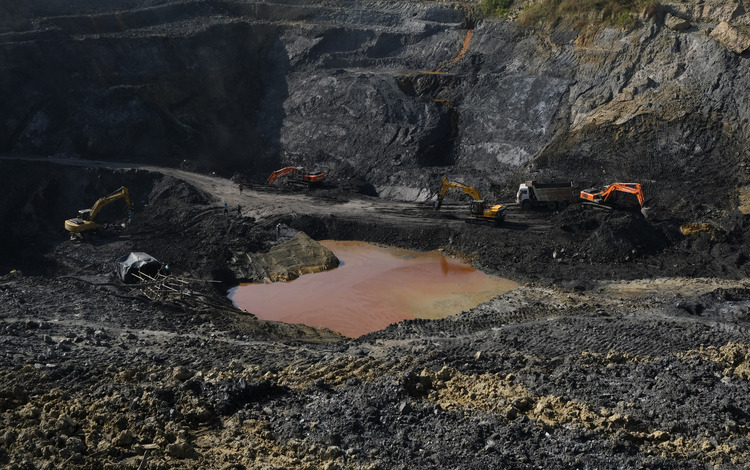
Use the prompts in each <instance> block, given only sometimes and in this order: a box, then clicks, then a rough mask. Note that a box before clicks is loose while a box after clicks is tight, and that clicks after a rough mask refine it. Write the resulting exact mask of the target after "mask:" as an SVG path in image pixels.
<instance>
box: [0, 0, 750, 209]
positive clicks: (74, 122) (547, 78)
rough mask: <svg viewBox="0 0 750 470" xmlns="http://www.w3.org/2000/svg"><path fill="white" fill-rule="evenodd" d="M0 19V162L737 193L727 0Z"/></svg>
mask: <svg viewBox="0 0 750 470" xmlns="http://www.w3.org/2000/svg"><path fill="white" fill-rule="evenodd" d="M3 8H5V10H6V11H4V12H3V13H6V14H7V15H6V16H5V19H4V20H3V22H2V23H0V30H2V31H5V32H4V33H3V34H0V68H2V69H3V70H4V72H5V73H2V74H0V86H2V89H4V90H13V92H12V93H10V94H8V95H7V96H6V99H5V100H3V101H0V109H1V110H2V114H1V116H2V117H1V118H0V151H2V152H6V153H33V154H42V155H45V154H74V155H80V156H83V157H86V158H104V159H127V160H143V161H153V162H157V163H161V164H177V163H178V162H181V161H182V160H185V159H188V160H195V161H197V162H200V163H201V164H202V165H203V166H205V167H206V168H210V169H214V170H217V171H222V172H225V173H227V174H230V173H234V172H240V173H243V174H246V175H248V176H249V177H251V178H254V179H256V180H257V181H263V179H265V177H266V176H267V174H268V172H269V171H271V170H274V169H277V168H279V167H281V166H285V165H288V164H293V165H299V166H305V167H308V168H309V169H311V170H322V171H326V172H327V173H328V174H329V176H330V180H331V181H336V180H338V181H344V180H347V179H350V178H364V179H366V180H367V181H368V182H369V183H370V184H372V185H373V186H374V187H375V188H376V189H377V190H378V192H379V194H380V195H381V196H382V197H389V198H396V199H410V200H425V199H428V198H429V197H432V196H433V195H434V192H435V191H436V190H437V189H438V184H439V176H440V175H442V174H449V175H451V177H452V178H453V179H458V180H461V181H462V182H464V183H466V184H470V185H473V186H475V187H477V188H478V189H479V190H480V192H481V193H482V194H483V195H484V196H485V198H486V199H493V198H498V197H508V196H509V195H510V194H511V193H512V192H513V190H514V188H515V187H517V183H518V181H522V180H524V179H528V178H535V179H548V180H553V179H556V180H566V179H575V180H578V181H582V182H585V183H591V184H600V183H601V184H603V183H608V182H612V181H613V180H638V181H640V182H642V183H644V184H645V185H646V186H647V191H650V192H651V193H652V194H658V195H659V197H660V198H661V199H663V200H665V201H667V200H668V201H670V203H672V201H674V200H675V198H678V199H679V198H681V197H682V195H681V192H682V193H684V188H685V187H686V185H688V187H694V186H698V187H705V186H711V188H710V189H709V190H707V191H705V194H704V192H703V191H702V192H701V195H699V198H701V201H700V203H708V204H718V205H719V206H721V205H722V204H723V202H722V204H719V203H717V201H729V200H730V199H731V195H732V191H733V189H734V188H736V187H737V186H743V185H745V184H746V183H747V175H746V172H745V171H744V168H745V167H746V165H747V159H748V155H747V148H748V146H747V140H748V119H749V118H750V93H748V91H750V90H748V86H749V85H748V83H750V80H748V78H750V77H749V76H748V74H749V71H750V68H749V67H748V52H747V49H748V47H747V46H748V44H750V42H748V41H750V34H748V33H747V31H748V29H747V25H748V24H750V22H749V21H748V14H747V12H746V11H745V10H744V7H743V4H742V3H741V2H718V1H710V2H701V3H697V2H693V1H689V2H682V3H676V4H661V5H657V6H652V7H650V8H649V9H648V10H647V11H644V13H643V16H642V18H641V23H640V25H639V26H638V27H636V28H634V29H632V30H628V31H622V30H616V29H596V30H594V29H592V30H584V31H573V30H569V29H565V28H561V27H558V28H556V29H552V30H546V29H545V30H541V29H539V30H537V29H533V28H523V27H520V26H519V25H518V24H517V23H516V22H514V21H510V20H491V19H486V18H485V19H479V20H476V19H474V18H475V17H474V15H473V14H472V10H471V8H470V5H466V4H461V5H458V4H451V3H423V2H416V1H388V2H366V3H365V2H357V1H354V0H344V1H339V2H333V3H332V2H328V3H322V2H321V3H316V2H302V1H301V0H291V1H284V2H260V1H209V0H194V1H191V0H181V1H171V2H166V1H164V2H162V1H159V0H151V1H148V2H134V3H132V4H129V3H127V2H126V3H119V2H92V1H90V0H79V1H77V2H72V3H66V4H65V5H61V4H54V3H53V2H46V1H44V0H35V1H31V2H28V3H25V4H24V6H23V7H3ZM681 204H682V203H681ZM691 204H693V205H694V204H697V203H693V202H692V201H691V200H687V199H686V200H685V201H684V205H686V206H687V205H691ZM678 205H679V204H678Z"/></svg>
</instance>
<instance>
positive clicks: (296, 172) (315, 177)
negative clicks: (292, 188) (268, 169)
mask: <svg viewBox="0 0 750 470" xmlns="http://www.w3.org/2000/svg"><path fill="white" fill-rule="evenodd" d="M286 175H291V176H293V177H294V178H292V179H291V180H290V181H289V183H290V184H297V185H304V186H310V185H315V184H320V183H322V182H323V181H325V178H326V175H325V174H324V173H322V172H319V171H317V172H312V173H305V171H304V170H303V169H302V167H298V166H287V167H284V168H282V169H280V170H276V171H274V172H273V173H271V176H269V177H268V184H273V182H274V181H276V180H277V179H279V178H281V177H282V176H286Z"/></svg>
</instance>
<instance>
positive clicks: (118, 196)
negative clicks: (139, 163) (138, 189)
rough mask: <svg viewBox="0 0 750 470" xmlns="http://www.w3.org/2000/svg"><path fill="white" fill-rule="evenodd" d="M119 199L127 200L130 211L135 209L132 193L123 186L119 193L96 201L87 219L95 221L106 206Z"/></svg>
mask: <svg viewBox="0 0 750 470" xmlns="http://www.w3.org/2000/svg"><path fill="white" fill-rule="evenodd" d="M118 199H125V204H126V205H127V206H128V210H129V211H130V210H132V209H133V204H132V203H131V202H130V192H129V191H128V188H126V187H125V186H123V187H121V188H120V189H118V190H117V191H115V192H113V193H111V194H108V195H106V196H104V197H103V198H100V199H99V200H98V201H96V202H95V203H94V205H93V206H92V207H91V209H89V213H88V217H87V218H88V220H94V218H95V217H96V216H97V215H98V214H99V211H101V210H102V208H103V207H104V206H106V205H107V204H110V203H112V202H115V201H116V200H118Z"/></svg>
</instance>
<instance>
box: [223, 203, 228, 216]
mask: <svg viewBox="0 0 750 470" xmlns="http://www.w3.org/2000/svg"><path fill="white" fill-rule="evenodd" d="M224 215H229V206H228V205H227V203H226V202H225V203H224Z"/></svg>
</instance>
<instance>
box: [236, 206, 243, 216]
mask: <svg viewBox="0 0 750 470" xmlns="http://www.w3.org/2000/svg"><path fill="white" fill-rule="evenodd" d="M237 215H242V206H240V205H239V204H237Z"/></svg>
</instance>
